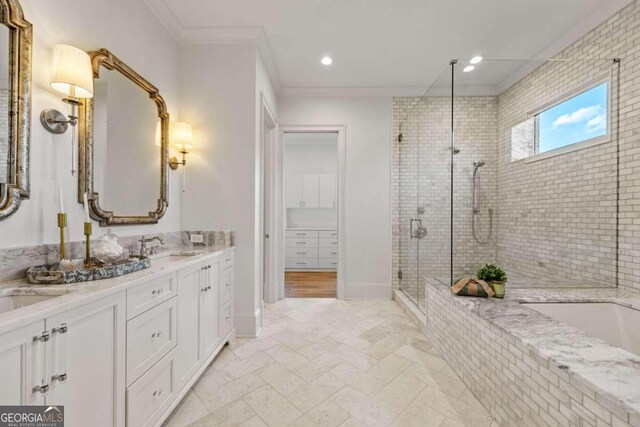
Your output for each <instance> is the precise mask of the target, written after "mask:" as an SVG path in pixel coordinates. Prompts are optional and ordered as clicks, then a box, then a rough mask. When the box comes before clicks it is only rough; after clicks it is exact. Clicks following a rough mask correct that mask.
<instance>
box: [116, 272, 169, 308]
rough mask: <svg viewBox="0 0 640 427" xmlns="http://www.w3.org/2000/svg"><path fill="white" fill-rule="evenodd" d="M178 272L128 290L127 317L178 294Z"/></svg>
mask: <svg viewBox="0 0 640 427" xmlns="http://www.w3.org/2000/svg"><path fill="white" fill-rule="evenodd" d="M177 277H178V276H177V275H176V273H172V274H167V275H166V276H162V277H159V278H157V279H154V280H150V281H148V282H146V283H142V284H140V285H138V286H136V287H134V288H131V289H128V290H127V319H132V318H134V317H136V316H137V315H139V314H140V313H144V312H145V311H147V310H149V309H150V308H153V307H155V306H156V305H158V304H160V303H162V302H164V301H167V300H168V299H170V298H173V297H174V296H176V289H177V288H176V283H177Z"/></svg>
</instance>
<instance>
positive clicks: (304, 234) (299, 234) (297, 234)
mask: <svg viewBox="0 0 640 427" xmlns="http://www.w3.org/2000/svg"><path fill="white" fill-rule="evenodd" d="M306 235H307V233H296V236H306Z"/></svg>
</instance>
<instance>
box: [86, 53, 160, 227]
mask: <svg viewBox="0 0 640 427" xmlns="http://www.w3.org/2000/svg"><path fill="white" fill-rule="evenodd" d="M89 55H90V56H91V61H92V65H93V73H94V98H93V99H86V100H84V101H83V102H85V104H84V105H82V106H81V107H80V111H79V126H80V128H79V134H80V167H79V169H80V177H79V178H80V179H79V199H81V198H82V195H83V194H84V193H85V192H87V193H88V196H89V200H90V206H91V215H92V217H94V218H95V219H98V220H99V221H100V223H101V225H103V226H106V225H125V224H153V223H156V222H158V220H159V219H160V218H161V217H162V216H163V215H164V213H165V211H166V208H167V206H168V200H167V188H166V183H167V137H168V128H169V114H168V112H167V107H166V104H165V102H164V100H163V99H162V97H161V96H160V94H159V92H158V89H157V88H155V87H154V86H153V85H151V84H150V83H149V82H148V81H146V80H145V79H144V78H142V77H141V76H140V75H139V74H138V73H136V72H135V71H133V70H132V69H131V68H129V67H128V66H127V65H126V64H124V63H123V62H122V61H120V60H119V59H118V58H117V57H115V56H114V55H113V54H112V53H111V52H109V51H108V50H106V49H102V50H100V51H97V52H89Z"/></svg>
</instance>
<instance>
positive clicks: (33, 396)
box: [0, 320, 49, 405]
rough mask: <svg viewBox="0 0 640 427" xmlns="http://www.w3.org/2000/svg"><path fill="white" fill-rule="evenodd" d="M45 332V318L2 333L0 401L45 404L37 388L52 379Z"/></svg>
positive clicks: (0, 340) (10, 403)
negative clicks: (49, 370)
mask: <svg viewBox="0 0 640 427" xmlns="http://www.w3.org/2000/svg"><path fill="white" fill-rule="evenodd" d="M43 332H44V320H42V321H40V322H35V323H32V324H30V325H28V326H24V327H21V328H18V329H16V330H13V331H11V332H7V333H5V334H2V335H0V378H2V386H0V404H2V405H44V394H43V393H41V392H40V391H39V390H38V389H37V388H36V387H38V386H46V385H47V384H48V383H49V378H48V376H47V375H46V374H45V367H46V365H45V360H46V353H45V350H46V342H45V341H44V339H46V333H45V335H44V337H45V338H42V339H41V338H40V337H41V336H43V335H41V334H42V333H43ZM34 388H36V389H35V390H34ZM44 390H46V388H45V389H44Z"/></svg>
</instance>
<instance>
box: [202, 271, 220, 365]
mask: <svg viewBox="0 0 640 427" xmlns="http://www.w3.org/2000/svg"><path fill="white" fill-rule="evenodd" d="M204 264H205V265H204V270H203V275H202V276H203V277H204V280H203V281H202V284H201V286H200V331H201V343H202V344H201V348H202V359H203V360H204V359H206V358H207V356H209V355H210V354H211V352H212V351H213V350H214V349H215V347H216V345H218V338H219V335H218V313H219V312H218V310H219V307H218V289H219V286H220V260H219V259H215V261H205V263H204Z"/></svg>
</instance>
